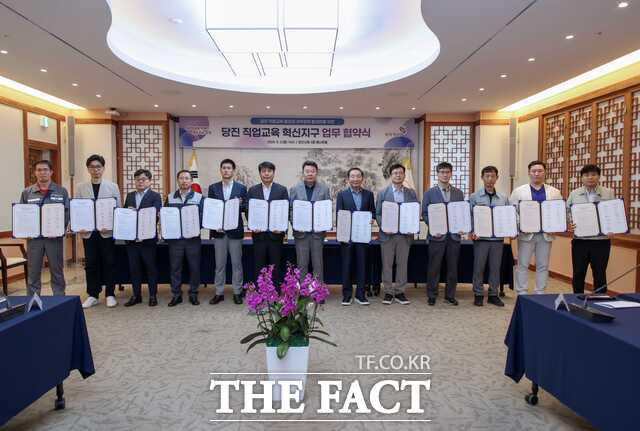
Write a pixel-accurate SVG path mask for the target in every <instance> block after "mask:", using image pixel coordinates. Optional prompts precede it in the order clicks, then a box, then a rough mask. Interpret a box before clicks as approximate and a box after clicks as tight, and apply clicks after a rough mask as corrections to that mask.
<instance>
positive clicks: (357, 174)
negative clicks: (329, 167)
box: [336, 168, 376, 305]
mask: <svg viewBox="0 0 640 431" xmlns="http://www.w3.org/2000/svg"><path fill="white" fill-rule="evenodd" d="M363 179H364V173H363V172H362V169H360V168H351V169H349V171H348V172H347V180H348V181H349V187H347V188H346V189H344V190H342V191H341V192H340V193H338V197H337V199H336V213H337V211H340V210H348V211H351V212H353V211H370V212H371V216H372V222H373V217H374V216H375V213H376V206H375V203H374V198H373V193H372V192H371V191H369V190H366V189H364V188H362V181H363ZM368 248H369V244H363V243H352V242H351V241H349V242H343V243H341V244H340V255H341V257H342V305H351V303H352V299H353V283H352V280H351V269H352V266H351V258H352V256H353V255H354V254H355V273H356V282H357V287H356V302H357V303H358V304H360V305H369V301H368V300H367V297H366V295H365V293H364V283H365V267H366V261H367V251H368Z"/></svg>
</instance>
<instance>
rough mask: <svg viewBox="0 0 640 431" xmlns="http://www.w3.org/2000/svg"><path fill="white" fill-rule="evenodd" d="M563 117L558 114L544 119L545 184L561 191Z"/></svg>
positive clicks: (562, 179) (562, 175)
mask: <svg viewBox="0 0 640 431" xmlns="http://www.w3.org/2000/svg"><path fill="white" fill-rule="evenodd" d="M565 127H566V125H565V116H564V114H558V115H555V116H552V117H547V118H546V119H545V127H544V144H543V145H544V158H545V159H546V160H545V161H546V163H547V184H550V185H552V186H554V187H555V188H557V189H558V190H562V186H563V182H564V178H563V177H564V166H565V164H564V163H563V162H564V145H565V143H564V128H565Z"/></svg>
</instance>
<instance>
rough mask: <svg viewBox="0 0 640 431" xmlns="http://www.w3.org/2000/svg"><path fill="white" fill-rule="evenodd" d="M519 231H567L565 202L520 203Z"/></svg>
mask: <svg viewBox="0 0 640 431" xmlns="http://www.w3.org/2000/svg"><path fill="white" fill-rule="evenodd" d="M518 212H519V216H520V220H519V222H520V231H521V232H523V233H542V232H544V233H558V232H565V231H566V230H567V211H566V202H565V201H564V200H563V199H553V200H547V201H542V203H540V202H538V201H534V200H531V201H525V200H523V201H520V203H519V208H518Z"/></svg>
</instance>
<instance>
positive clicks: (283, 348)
mask: <svg viewBox="0 0 640 431" xmlns="http://www.w3.org/2000/svg"><path fill="white" fill-rule="evenodd" d="M288 351H289V343H282V344H280V345H279V346H278V348H277V349H276V355H278V359H282V358H284V357H285V356H286V354H287V352H288Z"/></svg>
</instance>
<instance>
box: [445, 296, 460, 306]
mask: <svg viewBox="0 0 640 431" xmlns="http://www.w3.org/2000/svg"><path fill="white" fill-rule="evenodd" d="M444 300H445V302H448V303H449V304H451V305H458V300H456V298H444Z"/></svg>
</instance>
